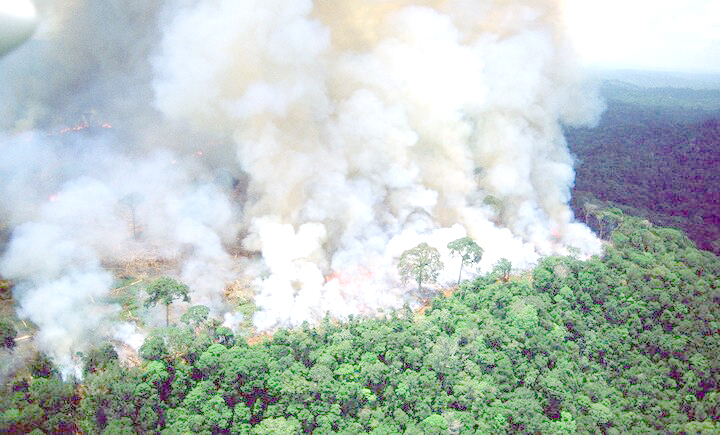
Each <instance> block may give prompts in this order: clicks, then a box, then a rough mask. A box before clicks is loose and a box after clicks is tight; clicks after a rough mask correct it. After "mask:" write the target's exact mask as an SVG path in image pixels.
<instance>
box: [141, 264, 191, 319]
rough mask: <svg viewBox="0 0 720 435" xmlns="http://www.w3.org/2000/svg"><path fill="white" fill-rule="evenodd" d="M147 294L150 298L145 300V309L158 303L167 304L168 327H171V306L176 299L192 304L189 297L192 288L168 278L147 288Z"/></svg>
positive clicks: (164, 277)
mask: <svg viewBox="0 0 720 435" xmlns="http://www.w3.org/2000/svg"><path fill="white" fill-rule="evenodd" d="M147 292H148V295H149V296H148V298H147V299H145V308H149V307H151V306H153V305H155V304H157V303H158V302H162V303H163V304H165V324H166V325H168V326H169V325H170V304H172V303H173V301H174V300H175V299H182V300H183V301H185V302H190V297H189V296H188V293H189V292H190V288H189V287H188V286H187V285H185V284H183V283H181V282H178V281H176V280H174V279H172V278H170V277H168V276H163V277H160V278H158V279H157V280H156V281H155V282H154V283H152V284H151V285H150V286H149V287H148V288H147Z"/></svg>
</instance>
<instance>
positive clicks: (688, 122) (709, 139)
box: [566, 80, 720, 254]
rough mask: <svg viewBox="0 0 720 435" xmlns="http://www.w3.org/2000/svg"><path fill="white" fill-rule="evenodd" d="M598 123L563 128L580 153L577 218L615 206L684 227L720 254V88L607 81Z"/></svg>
mask: <svg viewBox="0 0 720 435" xmlns="http://www.w3.org/2000/svg"><path fill="white" fill-rule="evenodd" d="M601 91H602V94H603V96H604V97H605V99H606V101H607V105H608V107H607V110H606V111H605V113H604V114H603V117H602V120H601V121H600V124H599V125H598V126H597V127H595V128H575V129H568V130H567V131H566V138H567V140H568V144H569V145H570V149H571V150H572V152H573V154H575V155H576V156H577V159H578V163H577V165H576V171H577V177H576V180H575V190H574V192H573V206H574V208H575V212H576V216H578V217H580V218H582V219H585V220H586V222H587V223H588V224H589V225H590V226H592V227H593V228H595V229H596V230H597V231H600V226H601V224H602V223H601V222H600V221H599V219H597V217H596V216H594V213H593V210H598V209H602V208H605V207H607V206H616V207H620V208H621V209H623V210H624V211H625V212H627V213H629V214H632V215H636V216H644V217H647V218H648V219H649V220H650V221H652V222H653V223H655V224H658V225H665V226H671V227H676V228H681V229H683V230H684V231H685V232H686V233H687V234H688V236H690V238H691V239H693V240H694V241H695V242H696V243H697V245H698V247H700V248H701V249H706V250H712V251H714V252H715V253H717V254H720V165H718V164H717V162H718V155H720V89H683V88H647V87H640V86H634V85H632V84H629V83H626V82H621V81H617V80H616V81H606V82H605V83H604V85H603V87H602V89H601Z"/></svg>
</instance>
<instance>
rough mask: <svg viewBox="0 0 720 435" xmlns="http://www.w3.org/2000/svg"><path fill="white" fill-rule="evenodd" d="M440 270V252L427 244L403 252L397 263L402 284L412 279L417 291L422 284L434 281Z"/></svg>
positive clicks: (441, 265) (441, 266) (441, 264)
mask: <svg viewBox="0 0 720 435" xmlns="http://www.w3.org/2000/svg"><path fill="white" fill-rule="evenodd" d="M442 268H443V263H442V261H440V251H438V250H437V249H436V248H433V247H432V246H430V245H428V244H427V243H421V244H419V245H417V246H416V247H414V248H412V249H408V250H407V251H405V252H403V253H402V255H401V256H400V260H399V261H398V271H399V272H400V276H401V277H402V279H403V283H407V282H408V280H409V279H410V278H412V279H414V280H415V281H417V283H418V290H421V288H422V283H423V282H428V281H429V282H433V281H435V280H436V279H437V276H438V273H440V270H442Z"/></svg>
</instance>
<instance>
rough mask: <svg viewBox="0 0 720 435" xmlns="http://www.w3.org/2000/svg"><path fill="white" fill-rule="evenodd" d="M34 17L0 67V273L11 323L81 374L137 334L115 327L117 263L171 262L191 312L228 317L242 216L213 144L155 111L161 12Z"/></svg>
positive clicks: (132, 8) (77, 6) (90, 9)
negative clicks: (18, 321) (116, 342)
mask: <svg viewBox="0 0 720 435" xmlns="http://www.w3.org/2000/svg"><path fill="white" fill-rule="evenodd" d="M37 6H38V13H39V18H40V25H39V28H38V32H37V33H36V37H35V39H34V40H31V41H29V42H28V43H27V44H26V45H24V46H23V47H20V48H19V49H17V50H16V51H14V52H13V53H11V54H9V55H7V56H6V57H4V58H2V59H1V60H0V83H1V85H0V114H2V116H0V128H1V131H0V149H2V153H3V159H1V160H0V176H2V179H3V183H2V184H1V185H0V229H2V230H4V231H8V232H10V233H11V237H10V238H9V240H7V241H6V240H3V241H2V242H3V252H2V257H0V274H2V277H3V278H5V279H12V280H14V281H15V283H16V285H15V287H14V289H13V296H14V298H15V301H16V302H17V314H18V316H19V317H21V318H26V319H29V320H31V321H32V322H33V323H34V324H35V325H36V326H37V327H38V332H37V333H36V334H35V335H34V337H33V340H34V343H35V345H36V346H37V347H38V348H39V349H40V350H42V351H43V352H46V353H47V354H48V355H49V356H50V357H52V358H53V359H54V360H55V362H56V363H57V364H58V365H59V366H60V368H61V370H62V372H63V376H68V375H76V376H77V375H78V372H77V370H78V362H79V361H78V360H77V357H76V354H77V352H82V351H85V350H86V349H87V348H88V346H89V345H91V344H93V343H96V342H97V341H98V340H102V339H107V338H115V339H121V340H122V339H125V338H127V336H129V335H133V334H134V332H133V331H134V330H135V329H134V327H133V326H132V325H127V324H126V325H118V323H117V315H118V313H119V307H118V306H117V305H116V304H115V303H113V301H112V300H111V299H110V296H111V295H110V291H111V289H112V288H113V287H114V286H115V285H117V284H116V283H115V282H114V281H115V280H116V278H117V276H116V274H115V273H114V272H113V270H112V268H113V267H114V266H117V265H123V264H124V263H126V262H128V261H131V260H133V259H134V258H139V259H143V260H144V259H149V260H154V259H161V260H169V261H171V262H172V264H176V267H175V268H174V269H172V268H170V269H169V270H168V271H167V273H169V274H172V275H175V276H176V277H177V278H179V279H181V280H183V281H184V282H186V283H188V284H189V285H190V286H191V288H192V290H193V293H191V298H192V301H193V303H197V304H205V305H208V306H209V307H211V308H212V309H213V310H214V311H216V312H217V313H218V314H221V313H222V312H223V310H225V309H227V307H226V306H225V302H224V298H223V289H224V286H225V285H226V284H227V283H228V282H230V281H232V280H233V279H235V278H236V277H237V271H236V270H234V268H235V265H234V264H233V261H232V258H231V256H230V255H229V254H228V252H227V250H226V246H228V245H230V244H232V243H234V241H235V239H236V236H237V230H238V221H239V218H238V207H237V204H235V203H234V202H233V200H232V198H231V192H230V190H231V186H228V183H227V178H228V177H231V176H227V175H225V176H220V175H223V174H227V173H228V172H229V170H228V169H227V168H224V167H223V165H224V163H222V162H224V161H227V156H226V155H223V154H222V151H223V150H222V149H218V150H214V152H213V153H209V152H205V151H204V148H205V144H206V143H209V142H212V141H217V140H218V139H217V138H215V137H212V138H210V137H208V136H206V135H203V136H202V137H201V136H198V135H195V134H193V133H192V132H189V131H188V130H187V129H184V128H183V126H182V125H171V124H170V123H167V122H165V121H163V119H162V116H161V114H160V113H158V112H157V111H156V110H155V109H153V108H152V105H151V101H152V97H153V91H152V67H151V63H150V60H149V59H150V53H151V52H152V50H153V47H154V46H155V44H156V43H157V41H158V40H159V34H160V27H158V22H160V21H162V13H163V12H162V10H163V5H162V4H161V3H157V2H154V3H152V4H151V3H148V2H145V1H137V0H131V1H126V2H111V3H102V2H100V3H99V2H93V1H87V0H72V1H68V2H60V3H59V2H54V1H49V0H46V1H38V2H37ZM110 127H112V128H110ZM73 128H74V129H73ZM75 130H78V131H75ZM230 155H232V153H231V154H230ZM127 198H136V201H135V203H134V204H133V206H134V207H135V210H134V211H135V214H136V217H137V228H136V230H135V231H134V230H133V228H132V225H131V217H130V215H131V210H130V208H129V206H128V202H127ZM136 314H137V313H136ZM143 320H144V321H145V322H146V323H149V324H159V323H160V322H156V321H155V320H154V319H153V318H152V316H150V315H147V316H145V318H144V319H143Z"/></svg>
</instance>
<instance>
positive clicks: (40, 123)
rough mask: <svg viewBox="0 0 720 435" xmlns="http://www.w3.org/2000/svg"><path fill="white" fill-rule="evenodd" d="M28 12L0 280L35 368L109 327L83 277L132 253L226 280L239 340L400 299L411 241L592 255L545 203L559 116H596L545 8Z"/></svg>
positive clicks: (559, 206) (19, 57) (193, 276)
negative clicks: (245, 280)
mask: <svg viewBox="0 0 720 435" xmlns="http://www.w3.org/2000/svg"><path fill="white" fill-rule="evenodd" d="M37 3H38V4H37V7H38V15H39V19H40V26H39V28H38V34H37V35H36V39H35V40H34V41H31V43H29V44H27V45H26V46H24V47H21V48H20V49H18V50H16V51H15V52H13V53H11V54H10V55H9V56H8V57H6V58H4V59H2V61H0V66H2V68H0V83H2V86H0V101H2V103H1V104H0V123H1V127H2V136H1V139H0V144H1V146H2V149H3V154H4V158H3V159H2V161H0V174H2V176H3V179H4V180H5V182H4V183H3V185H2V186H1V187H0V198H1V199H0V201H1V202H0V205H1V208H0V212H1V213H2V218H3V219H4V220H5V222H7V225H8V226H9V227H10V228H11V229H12V236H11V239H10V240H9V242H8V244H7V246H6V250H5V252H4V254H3V257H2V260H1V261H0V272H1V273H2V275H3V276H4V277H6V278H9V279H13V280H15V281H16V282H17V283H18V284H17V286H16V294H15V297H16V298H17V300H18V301H19V305H20V306H19V310H20V314H21V315H23V316H26V317H28V318H29V319H31V320H32V321H33V322H34V323H35V324H37V325H38V326H39V327H40V332H39V334H38V336H37V342H38V344H39V345H41V346H42V347H43V348H44V349H45V350H47V351H48V352H49V353H51V354H52V355H54V356H55V357H56V358H68V357H69V355H71V354H72V353H71V351H74V350H81V349H82V348H83V346H84V344H83V343H86V342H88V341H89V340H91V339H92V338H93V336H97V335H103V334H104V335H112V334H113V331H112V330H110V329H108V328H109V327H108V326H104V325H106V324H108V323H106V322H104V321H103V320H104V319H106V318H109V317H111V316H112V313H113V311H114V308H113V306H112V305H110V304H107V303H106V302H105V301H104V300H103V299H104V298H105V297H106V296H107V295H108V292H109V289H110V287H111V285H112V274H111V273H110V272H109V271H108V269H107V265H108V264H111V263H113V262H121V261H124V260H126V259H128V258H132V257H133V256H137V255H140V254H141V253H147V252H152V253H153V255H157V256H159V257H165V258H173V259H174V260H176V261H178V264H179V266H178V271H177V275H178V276H177V277H178V278H179V279H181V280H182V281H184V282H186V283H188V284H189V286H190V288H191V289H192V290H193V293H192V294H191V299H192V302H193V303H194V304H198V303H203V304H206V305H209V306H211V307H212V309H214V310H222V309H223V301H222V296H223V288H224V286H225V284H226V283H227V282H229V281H231V280H232V279H234V278H236V277H237V276H238V275H239V274H245V275H248V276H249V277H250V278H251V279H253V280H254V281H253V282H254V286H255V288H256V293H257V294H256V304H257V305H258V308H259V309H260V311H259V312H258V313H257V314H256V317H255V319H254V322H255V325H256V327H258V328H260V329H263V328H270V327H273V326H275V325H278V324H286V325H287V324H299V323H300V322H302V321H304V320H312V319H313V318H314V317H317V316H321V315H323V314H324V313H325V312H327V311H329V312H330V313H331V314H333V315H336V316H345V315H348V314H353V313H362V312H366V311H367V312H372V311H373V310H375V309H377V308H379V307H382V306H387V305H396V306H397V305H400V304H402V303H403V301H404V298H405V295H404V294H403V292H404V291H406V290H405V288H404V287H402V286H401V285H399V279H398V276H397V272H396V268H395V262H396V261H397V257H399V255H400V254H401V253H402V252H403V251H405V250H407V249H409V248H411V247H413V246H416V245H417V244H418V243H421V242H426V243H428V244H429V245H431V246H434V247H436V248H438V249H440V250H441V252H442V253H443V255H444V256H445V257H446V258H447V256H448V255H449V254H448V252H447V249H446V248H445V247H446V246H447V243H448V242H450V241H452V240H456V239H458V238H460V237H463V236H466V235H467V236H470V237H472V238H473V239H475V240H477V241H478V243H479V244H480V245H481V246H482V248H483V249H484V255H483V258H482V262H481V264H480V267H481V268H482V269H483V270H488V269H490V268H491V266H492V264H494V263H495V262H497V261H498V259H500V258H508V259H510V260H511V261H512V263H513V265H518V266H522V265H527V264H530V263H532V262H534V261H536V260H537V258H538V257H539V255H540V254H546V253H564V252H566V250H567V248H568V247H576V248H578V249H580V251H581V252H584V253H593V252H598V251H599V249H600V245H599V242H598V241H597V240H596V238H595V237H594V236H593V235H592V234H591V232H590V231H589V230H588V229H587V228H586V227H585V226H583V225H581V224H578V223H574V221H573V216H572V213H571V211H570V209H569V207H568V206H567V203H568V201H569V199H570V188H571V185H572V183H573V178H574V171H573V162H572V158H571V156H570V154H569V152H568V149H567V145H566V143H565V141H564V138H563V135H562V130H561V124H562V123H565V124H569V125H581V124H583V123H594V122H596V121H597V118H598V116H599V113H600V111H601V104H600V103H599V100H598V98H597V96H596V94H595V93H594V92H593V91H592V90H589V89H587V88H586V86H585V85H584V82H583V77H582V73H581V71H580V69H579V68H578V66H577V64H576V62H575V54H574V52H573V49H572V45H571V43H570V41H569V40H568V39H567V35H566V34H565V29H564V27H563V26H562V24H561V23H562V22H563V21H562V9H561V4H562V2H560V1H550V0H548V1H540V2H538V1H529V0H526V1H521V0H515V1H484V2H473V1H467V0H446V1H439V0H438V1H430V0H428V1H400V0H397V1H364V2H357V1H337V0H332V1H331V0H318V1H315V2H313V1H309V0H307V1H306V0H293V1H288V0H282V1H281V0H263V1H254V0H248V1H242V2H238V1H231V0H216V1H210V2H207V1H206V2H200V1H194V0H167V1H165V2H151V3H148V2H145V1H136V0H130V1H125V2H111V3H109V4H101V3H98V2H91V1H88V0H75V1H69V2H62V3H57V2H50V1H47V0H46V1H42V2H40V1H38V2H37ZM79 121H83V122H85V123H86V124H87V125H89V126H90V128H87V129H85V130H87V131H84V132H82V133H78V134H72V133H71V134H56V133H57V132H59V131H60V130H62V129H63V128H65V127H68V126H69V125H74V124H76V123H77V122H79ZM105 123H110V124H112V127H113V128H111V129H110V128H100V127H99V126H100V125H101V124H103V125H104V124H105ZM245 180H247V183H246V184H247V185H246V186H245ZM131 194H132V195H141V197H142V198H143V201H142V202H141V203H139V204H137V205H136V208H135V209H134V210H133V214H134V219H135V220H136V222H135V223H134V224H131V220H132V219H131V216H130V212H129V210H128V207H127V206H124V205H123V204H122V202H121V201H122V199H123V198H127V197H128V195H131ZM134 227H135V228H134ZM136 236H137V237H136ZM238 243H240V244H241V245H242V248H243V249H244V250H245V251H248V252H250V253H251V254H252V255H250V256H248V257H247V258H245V257H243V258H236V259H233V257H232V256H231V255H230V254H229V252H228V251H229V248H230V247H233V246H236V245H237V244H238ZM444 261H445V259H444ZM445 263H446V264H449V261H445ZM368 271H369V272H371V274H370V273H368ZM455 277H456V271H455V270H448V271H446V273H445V275H444V276H441V278H440V279H441V280H442V281H444V282H452V281H454V279H455ZM69 319H83V321H82V322H81V323H78V322H79V321H78V320H75V321H69Z"/></svg>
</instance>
